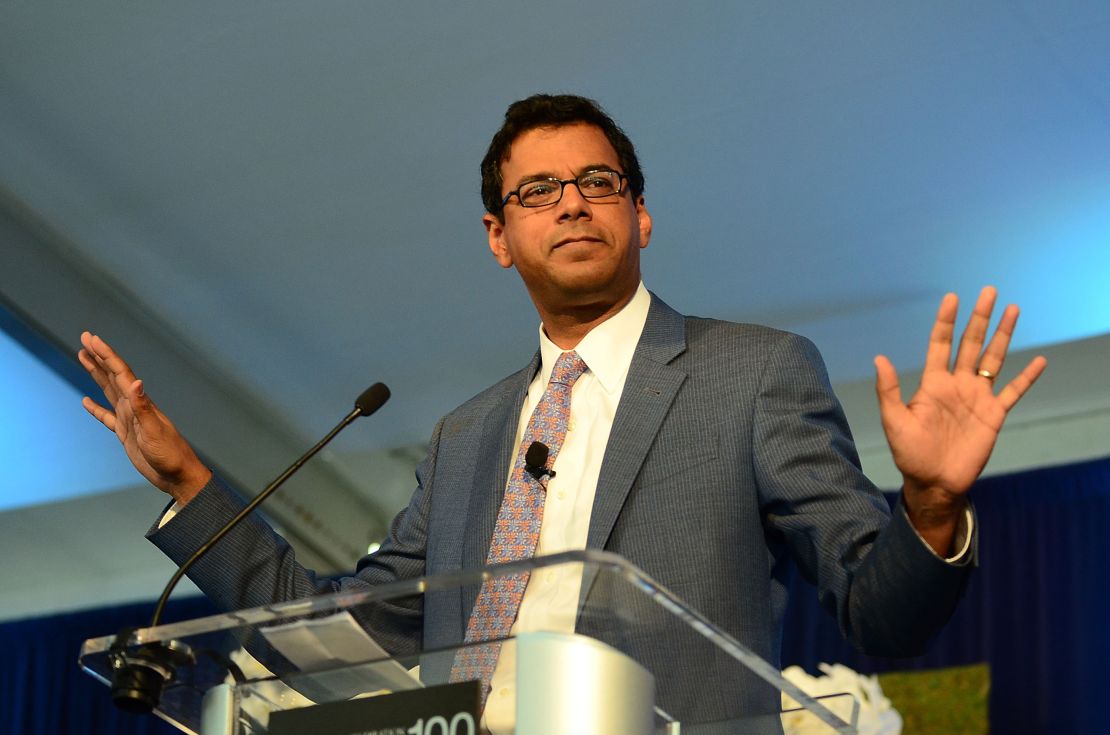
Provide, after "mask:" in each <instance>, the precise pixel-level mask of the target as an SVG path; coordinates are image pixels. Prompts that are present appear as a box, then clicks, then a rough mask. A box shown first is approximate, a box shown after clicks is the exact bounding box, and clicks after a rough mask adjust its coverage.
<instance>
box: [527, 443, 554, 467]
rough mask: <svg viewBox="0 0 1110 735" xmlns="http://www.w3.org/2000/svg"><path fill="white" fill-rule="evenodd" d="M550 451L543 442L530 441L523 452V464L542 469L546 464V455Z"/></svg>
mask: <svg viewBox="0 0 1110 735" xmlns="http://www.w3.org/2000/svg"><path fill="white" fill-rule="evenodd" d="M550 452H551V450H550V449H548V448H547V445H546V444H544V443H543V442H532V443H531V444H530V445H529V446H528V449H527V450H526V451H525V452H524V466H525V467H529V468H535V469H542V468H543V467H544V466H545V465H546V464H547V455H548V454H549V453H550Z"/></svg>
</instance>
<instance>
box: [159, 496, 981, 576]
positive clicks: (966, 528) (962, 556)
mask: <svg viewBox="0 0 1110 735" xmlns="http://www.w3.org/2000/svg"><path fill="white" fill-rule="evenodd" d="M170 510H171V511H172V510H173V509H172V508H171V509H170ZM902 513H903V514H905V516H906V522H907V523H908V522H909V520H910V516H909V513H906V508H905V506H902ZM910 528H913V532H914V533H915V534H916V535H917V538H918V539H920V540H921V543H922V544H923V545H924V546H925V548H926V549H928V550H929V553H930V554H932V555H933V556H935V557H936V558H938V559H940V560H942V561H945V562H948V563H949V564H963V563H964V562H966V561H967V557H968V554H969V553H970V551H971V537H972V535H973V533H974V531H975V514H974V513H972V512H971V503H968V504H967V507H966V508H964V513H963V515H962V516H960V520H959V521H958V522H957V523H956V533H955V535H954V536H953V537H952V546H953V547H955V548H957V549H959V551H957V552H956V553H955V555H953V556H949V557H943V556H941V555H940V554H938V553H937V552H935V551H933V547H932V546H929V542H927V541H926V540H925V539H924V538H922V537H921V534H920V533H918V532H917V529H916V528H914V525H913V523H910Z"/></svg>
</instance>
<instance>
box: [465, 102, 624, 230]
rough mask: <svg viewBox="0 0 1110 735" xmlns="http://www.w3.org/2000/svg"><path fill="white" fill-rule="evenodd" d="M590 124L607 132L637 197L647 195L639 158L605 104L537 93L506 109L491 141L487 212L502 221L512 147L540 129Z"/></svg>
mask: <svg viewBox="0 0 1110 735" xmlns="http://www.w3.org/2000/svg"><path fill="white" fill-rule="evenodd" d="M576 123H586V124H587V125H594V126H596V127H598V128H599V129H600V130H601V132H603V133H605V137H606V138H608V140H609V144H610V145H612V146H613V150H615V151H616V152H617V160H618V161H619V162H620V166H621V168H622V169H623V172H622V173H624V175H625V176H627V177H628V186H629V189H630V190H631V192H632V196H633V198H635V197H638V196H640V195H641V194H643V193H644V173H643V171H641V170H640V162H639V161H638V160H637V159H636V149H635V147H633V145H632V141H631V140H629V139H628V136H627V135H625V133H624V131H623V130H621V129H620V127H619V126H618V125H617V124H616V123H615V122H613V118H611V117H609V116H608V115H606V114H605V111H604V110H602V109H601V105H599V104H598V103H596V102H594V101H593V100H591V99H587V98H586V97H579V96H578V95H573V94H555V95H552V94H534V95H532V96H531V97H528V98H527V99H523V100H518V101H516V102H514V103H512V104H511V105H509V109H507V110H505V122H504V123H503V124H502V125H501V129H500V130H498V131H497V133H496V134H494V136H493V140H491V141H490V144H489V150H487V151H486V156H485V158H483V159H482V203H483V204H484V205H485V207H486V211H487V212H489V213H490V214H492V215H494V216H496V217H497V218H498V219H501V215H502V212H503V210H504V207H503V206H502V205H501V184H503V183H504V181H503V180H502V179H501V164H502V163H504V162H505V159H506V158H507V157H508V155H509V147H510V146H512V144H513V141H514V140H516V139H517V138H518V137H520V136H521V135H523V134H524V133H527V132H528V131H529V130H535V129H536V128H557V127H562V126H564V125H574V124H576Z"/></svg>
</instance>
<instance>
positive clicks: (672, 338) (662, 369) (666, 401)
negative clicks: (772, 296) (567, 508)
mask: <svg viewBox="0 0 1110 735" xmlns="http://www.w3.org/2000/svg"><path fill="white" fill-rule="evenodd" d="M685 349H686V321H685V318H684V317H683V316H682V315H681V314H679V313H678V312H676V311H674V310H673V309H671V308H670V307H669V306H667V305H666V304H664V303H663V302H662V301H661V300H659V299H658V298H657V297H656V296H655V295H654V294H652V298H651V309H650V311H649V312H648V318H647V322H646V324H645V325H644V333H643V335H641V337H640V343H639V344H638V345H637V346H636V352H635V353H634V355H633V356H632V364H631V365H630V366H629V369H628V378H627V379H626V380H625V383H624V391H623V393H622V394H621V400H620V404H619V405H618V406H617V415H616V416H615V417H614V419H613V429H612V431H610V433H609V443H608V444H607V446H606V447H605V457H604V459H603V461H602V465H601V474H600V476H599V477H598V480H597V493H596V495H595V496H594V505H593V511H592V513H591V515H590V529H589V533H588V536H587V539H586V547H587V548H592V549H601V548H604V547H605V543H606V541H607V540H608V538H609V535H610V534H611V533H612V531H613V525H614V524H615V523H616V520H617V516H618V515H619V514H620V510H621V508H622V507H623V506H624V502H625V499H626V498H627V497H628V492H629V490H631V489H632V483H633V482H634V481H635V479H636V475H637V474H639V472H640V467H641V466H642V465H643V463H644V459H645V458H646V457H647V453H648V450H649V449H650V448H651V445H652V442H653V441H654V440H655V435H656V434H657V433H659V427H660V426H661V425H662V423H663V419H664V418H665V417H666V416H667V412H668V411H669V410H670V407H671V403H672V402H673V401H674V398H675V395H677V393H678V389H679V388H680V387H681V386H682V383H683V381H685V380H686V372H685V371H683V370H680V369H678V368H675V367H672V366H671V365H669V363H670V362H671V361H672V360H673V359H674V358H675V357H677V356H678V355H680V354H681V353H682V352H684V351H685Z"/></svg>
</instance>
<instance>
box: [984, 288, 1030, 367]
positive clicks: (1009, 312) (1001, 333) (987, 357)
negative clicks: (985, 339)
mask: <svg viewBox="0 0 1110 735" xmlns="http://www.w3.org/2000/svg"><path fill="white" fill-rule="evenodd" d="M1019 313H1020V311H1019V309H1018V308H1017V306H1015V305H1014V304H1010V305H1009V306H1007V307H1006V309H1005V310H1004V311H1003V312H1002V318H1001V319H1000V320H999V321H998V327H997V328H996V329H995V330H994V335H993V336H992V337H991V341H990V344H988V345H987V349H986V350H984V351H983V356H982V357H980V358H979V363H978V369H980V370H989V371H990V372H992V373H994V374H995V375H998V374H999V373H1001V372H1002V366H1003V365H1004V364H1006V353H1007V352H1008V351H1009V349H1010V339H1011V338H1013V336H1014V327H1015V326H1016V325H1017V320H1018V315H1019Z"/></svg>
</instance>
